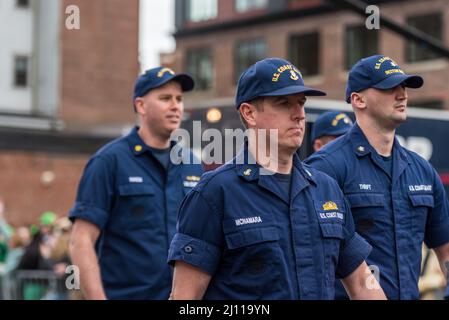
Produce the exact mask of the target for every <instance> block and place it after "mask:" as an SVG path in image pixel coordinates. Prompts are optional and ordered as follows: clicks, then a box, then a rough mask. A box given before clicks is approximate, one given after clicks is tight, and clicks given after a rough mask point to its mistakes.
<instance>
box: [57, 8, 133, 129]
mask: <svg viewBox="0 0 449 320" xmlns="http://www.w3.org/2000/svg"><path fill="white" fill-rule="evenodd" d="M63 3H64V4H63V5H62V8H61V10H62V12H61V15H62V17H63V19H61V39H60V40H61V48H60V50H61V104H60V106H61V108H60V110H61V117H62V119H63V120H64V121H65V122H66V123H67V124H68V125H69V126H76V125H78V126H79V125H82V126H94V125H98V124H122V123H132V122H133V120H134V115H133V109H132V92H133V88H134V81H135V79H136V77H137V75H138V73H139V64H138V24H139V14H138V9H139V0H127V1H123V0H95V1H91V0H64V1H63ZM68 5H77V6H78V7H79V8H80V16H81V28H80V30H67V29H66V28H65V19H66V17H67V15H66V14H65V8H66V6H68Z"/></svg>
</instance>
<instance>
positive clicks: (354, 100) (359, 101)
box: [351, 92, 366, 109]
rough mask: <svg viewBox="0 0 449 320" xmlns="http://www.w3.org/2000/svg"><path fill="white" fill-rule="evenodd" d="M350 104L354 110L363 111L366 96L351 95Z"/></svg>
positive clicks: (357, 93) (360, 94)
mask: <svg viewBox="0 0 449 320" xmlns="http://www.w3.org/2000/svg"><path fill="white" fill-rule="evenodd" d="M351 104H352V106H353V107H354V108H357V109H365V108H366V96H365V95H364V94H363V93H359V92H353V93H351Z"/></svg>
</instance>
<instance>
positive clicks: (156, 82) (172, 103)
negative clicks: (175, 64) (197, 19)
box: [70, 67, 202, 299]
mask: <svg viewBox="0 0 449 320" xmlns="http://www.w3.org/2000/svg"><path fill="white" fill-rule="evenodd" d="M193 87H194V82H193V80H192V78H191V77H190V76H188V75H186V74H175V73H174V72H173V71H172V70H170V69H168V68H161V67H159V68H154V69H151V70H148V71H147V72H146V73H145V74H143V75H141V76H140V77H139V78H138V79H137V81H136V85H135V90H134V108H135V111H136V112H137V114H138V115H139V117H140V119H141V126H140V127H136V128H134V129H133V130H132V131H131V133H130V134H128V135H127V136H125V137H123V138H119V139H117V140H115V141H113V142H111V143H109V144H108V145H106V146H104V147H103V148H101V149H100V150H99V151H98V152H97V153H96V154H95V155H94V156H93V157H92V158H91V159H90V160H89V162H88V164H87V166H86V168H85V171H84V174H83V176H82V178H81V181H80V184H79V189H78V195H77V198H76V202H75V204H74V206H73V208H72V210H71V212H70V218H71V219H72V220H75V224H74V227H73V231H72V237H71V244H70V252H71V256H72V260H73V264H74V265H76V266H78V267H79V269H80V279H81V288H82V290H83V292H84V295H85V297H86V298H87V299H105V298H108V299H167V298H168V297H169V294H170V286H171V270H170V267H169V266H167V263H166V261H167V252H168V248H169V244H170V241H171V239H172V237H173V234H174V232H175V225H176V216H177V211H178V209H179V205H180V203H181V201H182V199H183V197H184V195H185V194H186V193H187V192H188V191H190V189H191V187H193V186H194V185H195V184H196V183H197V182H198V181H199V178H200V176H201V174H202V167H201V165H194V164H183V163H181V164H179V165H175V164H173V163H172V162H171V161H170V152H171V149H172V147H173V146H174V143H171V141H170V134H171V133H172V132H173V131H174V130H175V129H177V128H179V126H180V123H181V119H182V114H183V108H184V107H183V101H182V98H183V91H189V90H192V89H193ZM187 153H188V151H187ZM189 157H190V156H189Z"/></svg>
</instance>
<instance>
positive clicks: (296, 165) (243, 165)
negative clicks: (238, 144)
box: [232, 142, 317, 185]
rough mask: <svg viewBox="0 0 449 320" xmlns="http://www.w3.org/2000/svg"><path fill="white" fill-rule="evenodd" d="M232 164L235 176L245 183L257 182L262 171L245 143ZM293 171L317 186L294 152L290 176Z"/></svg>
mask: <svg viewBox="0 0 449 320" xmlns="http://www.w3.org/2000/svg"><path fill="white" fill-rule="evenodd" d="M232 162H233V163H234V164H235V165H236V171H237V175H238V176H240V177H242V178H243V179H245V180H246V181H255V180H258V179H259V176H260V172H261V170H264V168H263V167H262V166H260V165H259V164H258V163H256V162H255V160H254V157H253V156H252V155H251V153H249V152H248V143H247V142H245V143H244V145H243V147H242V148H241V150H240V151H239V153H238V154H237V157H235V158H234V159H233V160H232ZM295 169H296V170H297V171H298V172H299V174H300V175H301V176H302V177H303V178H304V179H306V180H308V181H310V182H313V183H314V184H315V185H316V184H317V182H316V180H315V177H314V176H313V175H312V173H311V172H310V171H309V170H308V169H306V168H305V167H304V164H303V163H302V161H301V159H300V158H299V156H298V154H297V153H296V152H295V153H294V155H293V167H292V174H293V170H295ZM292 176H293V175H292Z"/></svg>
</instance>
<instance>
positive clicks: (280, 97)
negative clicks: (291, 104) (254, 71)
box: [274, 96, 287, 102]
mask: <svg viewBox="0 0 449 320" xmlns="http://www.w3.org/2000/svg"><path fill="white" fill-rule="evenodd" d="M280 101H287V98H286V97H284V96H278V97H274V102H280Z"/></svg>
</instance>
